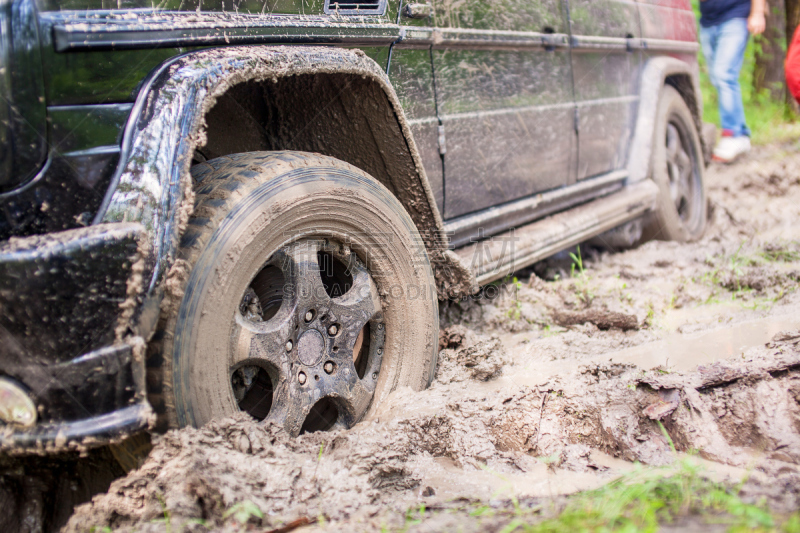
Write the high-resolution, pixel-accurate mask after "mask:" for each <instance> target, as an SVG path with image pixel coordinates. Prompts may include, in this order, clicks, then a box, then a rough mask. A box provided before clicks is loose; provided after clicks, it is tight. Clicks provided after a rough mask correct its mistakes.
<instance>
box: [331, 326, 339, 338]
mask: <svg viewBox="0 0 800 533" xmlns="http://www.w3.org/2000/svg"><path fill="white" fill-rule="evenodd" d="M337 333H339V328H337V327H336V324H333V325H332V326H331V327H329V328H328V334H329V335H330V336H331V337H333V336H334V335H336V334H337Z"/></svg>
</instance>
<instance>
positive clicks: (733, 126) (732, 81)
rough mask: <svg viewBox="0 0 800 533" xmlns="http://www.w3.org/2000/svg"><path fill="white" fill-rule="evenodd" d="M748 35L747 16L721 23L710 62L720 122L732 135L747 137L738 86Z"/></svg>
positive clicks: (724, 129) (748, 132)
mask: <svg viewBox="0 0 800 533" xmlns="http://www.w3.org/2000/svg"><path fill="white" fill-rule="evenodd" d="M749 36H750V34H749V32H748V31H747V19H743V18H736V19H731V20H728V21H726V22H723V23H722V24H720V25H719V27H718V33H717V39H716V43H715V44H716V46H715V47H714V48H715V49H714V63H713V64H710V65H709V71H710V72H711V77H712V79H713V80H714V81H715V86H716V88H717V92H718V96H719V115H720V122H721V124H720V125H721V126H722V129H723V131H726V130H727V131H730V132H731V135H732V136H733V137H741V136H748V137H749V136H750V130H749V129H748V128H747V123H746V121H745V117H744V106H743V104H742V90H741V88H740V86H739V72H740V71H741V70H742V61H743V60H744V49H745V47H746V46H747V39H748V37H749Z"/></svg>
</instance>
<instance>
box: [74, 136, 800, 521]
mask: <svg viewBox="0 0 800 533" xmlns="http://www.w3.org/2000/svg"><path fill="white" fill-rule="evenodd" d="M781 150H782V149H781V148H780V147H771V148H767V149H761V150H760V151H757V152H756V153H755V154H754V155H753V156H750V157H749V159H747V160H745V161H743V162H742V163H740V164H739V165H736V166H731V167H716V168H714V169H712V171H711V172H710V175H709V177H708V182H709V195H710V198H711V204H712V209H711V221H710V229H709V231H708V232H707V234H706V236H705V237H704V238H703V239H702V240H701V241H700V242H697V243H692V244H677V243H665V242H652V243H648V244H646V245H643V246H641V247H640V248H638V249H636V250H631V251H626V252H621V253H613V254H611V253H606V252H595V251H590V250H583V251H584V253H585V255H586V258H585V265H584V266H582V267H581V268H579V269H577V271H576V270H575V269H574V268H573V266H572V265H573V264H574V262H573V261H572V260H570V259H569V257H566V256H557V257H555V258H553V259H551V260H549V261H546V262H543V263H541V264H539V265H536V266H535V267H534V268H533V269H531V271H528V272H527V273H524V274H519V275H518V276H519V278H520V280H521V281H519V282H513V281H511V282H509V283H507V284H506V285H505V286H504V287H501V288H500V291H499V292H500V296H499V297H497V298H496V299H492V300H487V299H484V300H474V301H462V302H454V303H450V304H448V305H446V306H443V307H442V312H441V316H442V322H443V325H446V326H448V327H446V328H445V329H444V330H443V331H442V333H441V335H440V347H441V348H442V351H441V352H440V363H439V367H438V370H437V376H436V380H435V381H434V383H433V385H432V386H431V388H430V389H428V390H426V391H424V392H422V393H414V392H412V391H410V390H407V389H402V390H398V391H396V392H395V393H393V395H392V396H390V398H389V399H388V401H387V402H386V403H385V404H384V405H383V406H382V407H381V408H380V409H379V411H378V412H377V413H375V414H374V416H372V418H370V419H368V420H365V421H364V422H362V423H360V424H359V425H357V426H356V427H355V428H354V429H352V430H350V431H340V432H334V433H312V434H307V435H302V436H300V437H299V438H297V439H289V438H288V437H286V436H285V435H284V434H283V433H281V432H280V431H278V430H277V429H275V428H272V427H266V426H263V425H260V424H258V423H255V422H253V421H252V420H250V419H248V418H247V417H246V416H244V415H242V416H239V417H235V418H229V419H224V420H217V421H213V422H211V423H209V424H207V425H206V426H205V427H203V428H201V429H193V428H186V429H183V430H180V431H172V432H170V433H168V434H166V435H164V436H163V437H161V438H159V439H158V442H157V443H156V445H155V447H154V449H153V451H152V452H151V453H150V456H149V457H148V459H147V461H146V462H145V463H144V464H143V465H142V466H141V467H140V468H139V469H137V470H135V471H133V472H131V473H129V474H128V475H127V476H126V477H123V478H120V479H118V480H116V481H115V482H114V483H113V484H112V485H111V488H110V489H109V490H108V492H107V493H105V494H100V495H98V496H95V498H94V499H93V501H92V502H90V503H87V504H85V505H83V506H81V507H79V508H77V510H76V512H75V514H74V515H73V516H72V518H71V520H70V521H69V523H68V525H67V526H66V528H65V531H67V532H78V531H81V532H82V531H87V530H90V529H91V528H92V527H94V528H95V530H96V531H97V530H99V529H100V528H102V527H106V526H108V527H111V528H112V529H115V530H121V531H133V530H136V531H165V530H166V527H167V526H166V524H165V521H164V517H165V513H166V514H167V515H168V516H169V527H170V529H171V531H179V530H182V529H183V530H186V531H205V530H220V529H221V530H229V531H240V530H241V528H242V525H241V523H239V522H237V520H239V518H241V516H240V517H239V518H237V514H238V513H232V512H231V509H234V510H235V509H237V508H241V507H237V505H239V506H241V505H242V502H251V503H252V504H253V505H254V506H255V507H257V508H258V509H259V510H260V512H261V513H263V516H262V517H258V516H256V515H255V514H250V515H249V517H248V516H245V520H249V522H250V523H251V524H253V525H257V526H260V527H261V528H264V529H268V528H273V527H278V526H280V525H281V524H285V523H288V522H291V521H293V520H296V519H298V518H303V519H305V518H307V519H309V520H311V521H313V520H317V519H318V518H319V517H322V518H323V519H324V521H325V524H326V526H325V529H326V530H343V531H347V530H354V529H356V530H375V531H378V530H380V529H381V528H382V527H383V526H387V525H388V527H390V528H391V527H394V526H393V525H398V526H402V525H403V520H402V517H403V516H404V513H405V510H406V509H408V508H410V507H414V506H419V505H420V504H421V503H424V504H426V505H428V506H435V505H444V504H445V503H446V502H448V501H452V500H453V499H454V498H467V499H468V501H481V502H488V501H491V500H493V499H498V498H499V499H504V498H505V499H507V498H509V497H511V496H515V497H516V496H523V495H526V494H527V495H529V496H536V497H555V496H558V495H559V494H566V493H570V492H574V491H575V490H581V489H586V488H594V487H596V486H599V485H600V484H602V483H605V482H608V481H610V480H611V479H614V477H616V476H617V475H618V474H619V473H620V472H621V471H624V468H625V465H628V464H630V462H631V461H639V462H641V463H644V464H647V465H665V464H671V463H672V462H673V461H674V460H675V453H674V452H673V450H672V448H671V446H670V441H671V443H672V444H673V445H674V446H675V448H676V449H677V450H678V451H681V452H690V453H697V454H699V455H700V456H701V457H703V458H705V459H707V460H710V461H713V462H715V463H722V464H725V465H730V466H732V467H737V468H738V469H740V470H741V471H745V470H746V471H748V472H750V475H749V477H748V480H747V483H746V484H745V485H743V493H744V494H746V495H748V494H749V495H750V496H751V497H752V498H754V499H757V498H759V497H762V496H766V497H767V498H768V499H769V502H770V504H771V505H772V506H773V507H774V508H776V509H782V510H789V509H797V508H798V506H800V492H798V491H800V468H798V464H800V320H795V319H793V318H791V317H797V316H798V311H800V296H799V295H798V291H797V290H796V288H797V280H798V279H799V278H800V276H798V274H797V272H798V271H800V224H798V221H800V210H798V207H797V206H800V156H795V155H789V156H787V155H786V154H784V153H783V152H781ZM529 275H530V279H527V276H529ZM593 317H594V319H593ZM781 317H783V318H781ZM785 317H790V318H789V319H786V318H785ZM779 318H780V321H783V322H786V321H787V320H788V322H789V323H790V325H791V327H790V328H788V330H787V331H784V332H781V333H779V334H777V335H772V336H771V338H770V336H764V335H761V336H757V337H753V338H752V339H751V342H748V343H746V344H747V345H746V346H740V345H738V344H737V345H729V344H730V343H727V344H726V343H725V342H722V341H719V342H717V341H715V342H717V344H716V350H717V352H715V353H705V352H704V353H700V351H698V352H696V353H695V352H692V349H691V348H690V347H691V346H692V344H691V339H692V338H694V337H692V335H699V334H702V333H703V332H712V333H714V332H718V337H719V338H722V339H723V340H724V337H725V331H731V330H734V329H737V328H739V329H742V328H745V326H746V325H747V324H755V323H758V324H761V323H762V322H763V321H770V320H773V319H774V320H775V322H776V323H777V322H778V321H779ZM601 319H603V320H605V322H603V323H600V320H601ZM793 320H795V322H793ZM758 321H762V322H758ZM559 324H562V325H559ZM621 325H624V326H625V327H624V328H622V327H621ZM606 326H607V327H606ZM720 328H723V329H720ZM724 328H728V329H727V330H726V329H724ZM623 329H624V331H623ZM715 338H717V337H715ZM676 339H680V340H681V342H674V343H673V341H675V340H676ZM653 341H659V343H660V344H659V346H661V345H663V346H666V352H667V353H668V354H669V355H668V357H669V358H672V362H670V360H669V358H666V359H664V360H661V359H660V358H661V357H662V356H661V355H659V354H656V353H655V350H654V353H651V354H648V353H647V352H648V348H647V346H648V345H649V343H652V342H653ZM767 341H768V342H767ZM765 343H766V344H765ZM635 346H639V348H637V350H641V353H638V355H634V356H623V355H622V352H620V350H622V349H625V348H629V347H635ZM653 346H655V345H653ZM671 346H672V348H670V347H671ZM703 349H704V350H705V348H703ZM670 350H672V351H670ZM659 353H660V352H659ZM623 361H624V362H623ZM698 363H699V364H700V365H699V366H697V364H698ZM676 365H677V366H676ZM676 368H677V370H676ZM662 425H663V428H664V430H665V431H666V435H668V436H669V439H668V438H667V437H666V436H665V433H664V431H662ZM457 501H459V500H457ZM198 520H202V524H201V523H200V522H199V521H198Z"/></svg>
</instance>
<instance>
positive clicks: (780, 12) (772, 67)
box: [753, 0, 796, 102]
mask: <svg viewBox="0 0 800 533" xmlns="http://www.w3.org/2000/svg"><path fill="white" fill-rule="evenodd" d="M792 1H796V0H787V4H790V3H791V2H792ZM766 22H767V28H766V30H765V31H764V33H763V34H761V35H758V36H756V38H755V43H756V47H755V67H754V69H753V88H754V89H755V92H756V93H760V92H762V91H767V92H768V93H769V96H770V98H771V99H772V100H774V101H776V102H783V101H784V100H785V98H786V81H785V77H784V75H783V59H784V57H786V42H787V41H786V28H787V24H786V16H785V11H784V0H769V4H768V5H767V13H766Z"/></svg>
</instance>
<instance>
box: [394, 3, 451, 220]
mask: <svg viewBox="0 0 800 533" xmlns="http://www.w3.org/2000/svg"><path fill="white" fill-rule="evenodd" d="M432 13H433V10H432V9H431V6H430V5H429V4H408V3H405V2H404V6H403V9H401V15H400V18H399V21H400V24H401V26H402V31H403V38H402V39H401V40H400V42H398V43H395V44H394V45H393V46H392V53H391V59H390V61H389V71H388V74H389V80H390V81H391V83H392V85H393V86H394V89H395V92H397V96H398V98H399V99H400V104H401V105H402V107H403V111H404V113H405V115H406V119H407V120H408V124H409V127H410V128H411V133H412V134H413V136H414V143H415V144H416V146H417V150H418V151H419V155H420V159H421V160H422V165H423V166H424V167H425V174H427V176H428V182H429V183H430V185H431V189H432V190H433V195H434V197H435V198H436V204H437V205H438V207H439V212H440V213H441V212H442V211H443V209H444V189H443V187H444V185H443V175H442V154H441V153H440V149H439V133H440V124H439V118H438V117H437V114H436V93H435V88H434V83H433V65H432V63H431V44H432V38H433V28H432V26H431V25H432V22H433V17H432Z"/></svg>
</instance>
